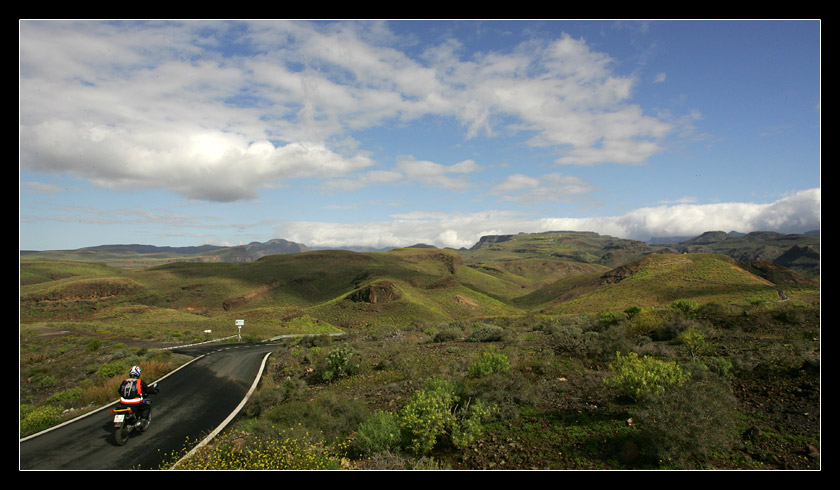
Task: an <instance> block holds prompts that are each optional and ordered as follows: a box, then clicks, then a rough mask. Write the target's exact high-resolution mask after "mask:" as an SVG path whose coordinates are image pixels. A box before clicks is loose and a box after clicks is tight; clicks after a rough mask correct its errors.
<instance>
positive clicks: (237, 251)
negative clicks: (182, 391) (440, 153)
mask: <svg viewBox="0 0 840 490" xmlns="http://www.w3.org/2000/svg"><path fill="white" fill-rule="evenodd" d="M558 233H561V232H544V233H520V234H517V235H488V236H483V237H481V238H480V240H479V241H478V242H477V243H476V244H475V245H473V246H472V247H471V248H469V249H460V250H459V252H460V253H462V254H470V253H482V251H485V250H489V249H494V248H495V249H497V250H501V249H500V248H499V247H501V246H502V244H505V242H511V243H509V244H506V245H507V248H509V249H510V250H507V252H508V253H511V254H514V255H529V254H530V255H529V256H530V257H532V258H534V257H539V256H545V257H553V258H555V259H557V258H563V259H565V260H569V261H572V262H581V263H594V262H593V259H592V257H594V256H597V257H600V258H599V259H598V262H599V263H601V264H603V265H607V264H609V265H613V266H615V265H620V262H621V261H622V260H624V259H631V258H634V257H640V256H643V255H646V254H649V253H653V252H657V251H669V252H674V253H713V254H721V255H727V256H729V257H732V258H734V259H737V260H739V261H743V262H771V263H774V264H776V265H778V266H782V267H786V268H789V269H792V270H796V271H798V272H802V273H805V274H807V275H809V276H811V277H818V276H819V268H820V237H819V231H814V232H809V233H804V234H782V233H777V232H752V233H738V232H734V231H730V232H723V231H708V232H705V233H703V234H701V235H699V236H696V237H689V238H685V237H659V238H652V239H650V240H649V241H648V242H641V241H637V240H627V239H621V238H614V237H609V236H604V235H599V234H597V233H594V232H564V233H573V234H574V235H575V236H576V237H577V238H576V240H575V243H574V244H572V245H568V244H567V245H564V246H563V248H562V249H556V248H555V249H552V248H551V247H550V246H549V247H548V248H546V247H545V246H543V245H539V246H538V247H537V248H534V243H540V240H545V239H544V238H540V237H546V236H550V235H552V234H558ZM522 237H526V240H529V241H527V242H523V241H522V239H523V238H522ZM529 237H533V238H534V240H530V239H529ZM523 243H527V244H526V245H523ZM401 248H436V247H434V246H433V245H427V244H422V243H418V244H416V245H413V246H411V247H401ZM503 248H504V247H503ZM312 250H316V249H313V248H310V247H307V246H306V245H304V244H301V243H296V242H292V241H288V240H284V239H280V238H278V239H273V240H269V241H267V242H251V243H249V244H247V245H237V246H233V247H226V246H219V245H201V246H195V247H166V246H164V247H159V246H154V245H141V244H130V245H128V244H123V245H100V246H95V247H85V248H80V249H77V250H64V251H53V252H34V251H21V252H20V254H21V257H26V258H30V257H36V256H37V257H45V258H50V256H51V255H55V256H56V258H58V255H59V254H60V257H61V258H64V259H68V260H92V261H104V260H98V259H104V258H106V257H112V258H113V257H122V258H123V259H124V260H127V258H128V257H139V256H142V257H146V258H148V259H151V258H153V257H158V258H159V259H158V260H160V261H167V262H173V261H193V262H230V263H247V262H252V261H254V260H257V259H260V258H262V257H265V256H267V255H278V254H294V253H302V252H307V251H312ZM344 250H350V251H354V252H384V251H387V250H390V249H376V250H374V249H370V248H368V247H347V248H344ZM165 257H166V258H165Z"/></svg>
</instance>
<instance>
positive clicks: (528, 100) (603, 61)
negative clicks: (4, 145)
mask: <svg viewBox="0 0 840 490" xmlns="http://www.w3.org/2000/svg"><path fill="white" fill-rule="evenodd" d="M395 38H396V36H395V35H394V34H393V33H391V32H389V30H388V27H387V24H385V23H382V22H371V23H363V22H335V23H333V22H329V23H304V22H287V21H277V22H273V21H272V22H268V21H255V22H213V21H182V22H181V21H178V22H99V21H23V22H21V24H20V109H21V110H20V130H21V163H22V165H24V166H25V167H26V168H30V169H33V170H35V171H39V172H56V173H57V172H61V173H69V174H73V175H76V176H80V177H84V178H87V179H89V180H91V181H92V182H95V183H96V184H98V185H102V186H105V187H109V188H119V187H123V186H126V185H131V186H139V187H150V188H163V189H168V190H171V191H173V192H177V193H179V194H182V195H184V196H187V197H189V198H194V199H206V200H217V201H230V200H237V199H246V198H253V197H255V196H257V194H258V191H259V189H260V188H262V187H263V186H265V185H267V184H269V185H272V184H276V183H278V182H282V181H285V180H287V179H293V178H298V177H305V176H315V177H318V176H329V178H331V179H334V178H336V177H342V176H344V175H346V174H348V173H349V172H352V171H358V170H360V169H366V168H368V167H370V166H371V165H373V164H374V161H373V159H372V157H371V156H370V155H369V154H368V153H364V152H361V151H358V152H355V153H347V154H345V153H339V152H338V151H337V150H336V149H335V148H334V146H333V145H334V144H335V142H336V141H339V140H344V139H346V137H347V136H348V135H349V134H350V133H352V132H353V131H356V130H361V129H369V128H373V127H376V126H378V125H381V124H386V123H387V124H391V123H400V122H406V121H410V120H414V119H417V118H420V117H421V116H425V115H432V116H439V117H447V118H456V119H457V120H459V121H460V122H461V123H462V124H463V125H464V127H465V128H466V129H465V133H464V136H465V137H472V136H477V135H480V134H487V135H496V134H499V133H505V134H510V133H512V132H519V131H525V132H527V133H528V134H532V135H533V137H532V138H531V139H530V144H532V145H535V146H554V147H557V148H564V152H565V153H564V154H563V156H562V157H561V158H560V159H559V160H558V161H559V162H560V163H564V164H582V165H591V164H596V163H601V162H614V163H629V164H639V163H643V162H644V161H645V160H646V159H647V158H649V157H650V156H651V155H654V154H656V153H657V152H659V151H661V150H662V147H661V144H660V141H661V140H662V139H663V138H664V137H666V136H667V135H669V133H670V132H671V130H672V125H671V124H669V123H667V122H664V121H662V120H659V119H656V118H654V117H652V116H647V115H645V114H643V112H642V110H641V109H640V108H639V107H638V106H634V105H631V104H629V103H628V100H629V97H630V95H631V92H632V87H633V85H634V83H635V82H634V80H633V79H632V78H628V77H621V76H617V75H615V74H614V73H613V66H612V65H613V62H612V60H611V59H610V58H609V57H608V56H606V55H605V54H603V53H598V52H596V51H593V50H592V49H590V47H589V46H587V45H586V43H585V42H584V41H582V40H576V39H573V38H571V37H569V36H563V37H561V38H560V39H557V40H553V41H548V42H544V43H538V42H529V43H526V44H523V45H521V46H519V47H517V48H516V49H514V50H513V51H511V52H507V53H497V52H485V53H482V54H478V55H475V56H472V57H468V58H462V57H461V56H460V51H459V45H458V43H457V42H453V41H451V40H450V41H443V42H441V44H438V45H431V46H429V47H428V49H427V50H426V51H425V52H424V53H422V54H421V55H420V56H418V57H416V59H415V58H412V57H410V56H409V55H407V54H406V53H404V52H402V51H400V50H398V49H397V48H396V47H394V46H398V44H396V43H392V41H393V40H394V39H395ZM231 47H235V48H236V49H230V48H231ZM565 148H568V150H565ZM476 170H478V165H477V164H476V163H475V162H461V163H458V164H455V165H450V166H443V165H440V164H437V163H432V162H428V161H425V160H417V161H413V162H410V163H409V162H407V161H402V162H399V164H398V168H397V169H395V171H399V172H402V173H403V174H404V175H405V176H406V177H407V178H409V179H414V180H416V181H419V182H422V183H424V184H425V185H432V186H438V187H441V188H444V189H450V190H464V189H467V188H469V180H468V179H467V174H469V173H472V172H475V171H476ZM395 177H396V176H395V175H394V174H385V173H371V174H367V175H366V176H364V177H362V178H359V179H358V180H355V181H352V180H346V181H335V182H333V183H328V184H327V185H326V186H325V187H326V188H330V187H332V188H333V189H338V188H340V187H341V186H349V187H351V188H352V187H354V186H359V185H370V184H373V183H376V182H385V181H388V179H393V178H395Z"/></svg>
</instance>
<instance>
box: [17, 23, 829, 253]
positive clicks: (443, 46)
mask: <svg viewBox="0 0 840 490" xmlns="http://www.w3.org/2000/svg"><path fill="white" fill-rule="evenodd" d="M820 27H821V24H820V21H819V20H778V21H765V20H744V21H739V20H698V21H689V20H586V21H583V20H581V21H572V20H544V19H535V20H504V21H503V20H393V21H389V20H314V21H306V20H251V21H246V20H177V21H174V20H173V21H167V20H151V21H134V20H116V21H104V20H37V19H32V20H21V21H20V22H19V58H20V59H19V61H20V63H19V163H20V165H19V214H20V225H19V235H20V240H19V245H20V249H21V250H64V249H76V248H81V247H88V246H96V245H104V244H148V245H158V246H197V245H203V244H213V245H222V246H232V245H241V244H248V243H251V242H255V241H257V242H265V241H268V240H271V239H275V238H282V239H286V240H290V241H294V242H298V243H302V244H304V245H306V246H308V247H310V248H330V247H336V248H340V247H351V246H362V247H373V248H388V247H402V246H410V245H413V244H417V243H425V244H431V245H435V246H438V247H453V248H460V247H470V246H472V245H474V244H475V243H476V242H477V241H478V240H479V239H480V237H482V236H484V235H495V234H515V233H520V232H525V233H536V232H543V231H563V230H577V231H593V232H597V233H600V234H602V235H610V236H615V237H621V238H628V239H636V240H645V241H646V240H650V239H651V238H653V237H673V236H680V237H685V236H696V235H699V234H701V233H703V232H705V231H727V232H728V231H737V232H742V233H747V232H751V231H778V232H782V233H803V232H807V231H811V230H818V229H819V228H820V219H821V218H820V174H821V171H820V169H821V164H820V158H821V152H820V150H821V138H820V119H821V117H820V88H821V76H820V61H821V57H820V48H821V43H820V38H821V33H820Z"/></svg>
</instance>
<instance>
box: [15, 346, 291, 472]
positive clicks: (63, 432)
mask: <svg viewBox="0 0 840 490" xmlns="http://www.w3.org/2000/svg"><path fill="white" fill-rule="evenodd" d="M276 348H277V345H276V344H270V343H262V344H225V345H216V346H195V347H188V348H183V349H178V350H176V352H179V353H183V354H188V355H193V356H197V357H196V359H194V360H193V361H191V362H190V363H188V364H186V365H185V366H183V367H182V368H180V369H178V370H177V371H175V372H173V373H170V374H169V375H167V376H165V377H164V378H162V379H161V380H160V382H159V387H160V393H158V394H157V395H153V396H152V397H151V400H152V423H151V425H150V426H149V429H148V430H147V431H146V432H145V433H138V434H136V435H135V434H132V437H131V438H130V440H129V441H128V443H127V444H126V445H125V446H117V445H116V443H115V442H114V437H113V431H114V429H113V425H112V423H111V414H110V413H109V412H108V410H109V409H110V408H111V407H110V406H108V407H104V408H103V409H100V410H98V411H96V412H93V413H91V414H88V415H86V416H83V417H79V418H77V419H75V420H74V421H72V422H71V423H68V424H66V425H64V426H61V427H58V428H55V429H53V430H50V431H47V432H44V433H41V434H39V435H36V436H34V437H30V438H26V439H22V440H21V442H20V469H22V470H120V469H160V468H161V465H162V464H164V463H169V462H171V455H172V454H174V453H181V452H182V451H183V450H184V449H185V448H186V446H187V444H188V443H191V444H195V442H196V441H198V440H200V439H202V438H204V437H205V436H207V435H208V434H210V433H212V432H213V431H214V430H215V429H217V428H219V427H220V425H223V424H224V423H226V421H227V419H229V417H230V416H231V414H234V413H235V412H236V411H237V410H238V408H239V407H240V404H241V403H242V402H243V400H244V399H245V397H246V396H247V394H248V392H249V390H250V389H251V387H252V386H253V385H254V384H255V380H256V379H258V376H259V375H260V374H261V370H262V366H263V361H264V359H266V358H267V357H268V355H269V354H270V353H271V352H272V351H273V350H274V349H276ZM147 382H148V380H147Z"/></svg>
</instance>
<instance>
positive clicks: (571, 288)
mask: <svg viewBox="0 0 840 490" xmlns="http://www.w3.org/2000/svg"><path fill="white" fill-rule="evenodd" d="M679 299H686V300H694V301H697V302H698V303H709V302H715V303H721V304H731V303H734V304H749V303H754V302H763V301H777V300H779V292H778V289H777V286H776V285H775V284H773V283H772V282H770V281H769V280H767V279H765V278H763V277H760V276H758V275H756V274H753V273H752V272H748V271H747V270H745V269H743V268H741V267H740V266H739V264H738V262H737V261H735V260H733V259H731V258H730V257H727V256H722V255H714V254H661V253H659V254H651V255H648V256H645V257H644V258H642V259H638V260H634V261H632V262H629V263H627V264H625V265H623V266H621V267H618V268H615V269H612V270H610V271H608V272H606V273H602V274H598V273H591V274H588V275H581V276H574V277H571V278H568V279H562V280H559V281H556V282H554V283H552V284H550V285H548V286H546V287H544V288H541V289H540V290H537V291H535V292H533V293H531V294H529V295H526V296H523V297H521V298H518V299H517V304H520V305H523V306H530V307H532V308H539V309H540V310H541V311H543V312H545V313H592V312H602V311H622V310H624V309H626V308H629V307H631V306H639V307H651V306H657V305H667V304H669V303H671V302H673V301H676V300H679Z"/></svg>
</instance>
